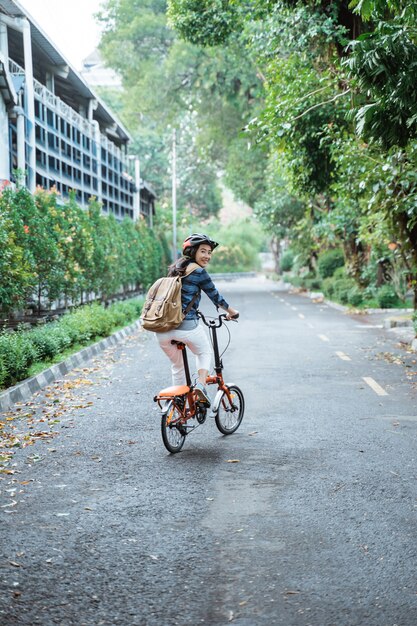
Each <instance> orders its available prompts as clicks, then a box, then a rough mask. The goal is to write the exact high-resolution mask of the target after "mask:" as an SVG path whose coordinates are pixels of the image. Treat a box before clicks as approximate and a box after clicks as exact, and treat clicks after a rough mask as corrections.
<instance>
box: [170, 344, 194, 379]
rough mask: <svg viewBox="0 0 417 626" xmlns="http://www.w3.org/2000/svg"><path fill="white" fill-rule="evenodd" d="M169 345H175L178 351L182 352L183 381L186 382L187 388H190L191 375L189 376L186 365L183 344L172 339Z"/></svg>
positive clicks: (185, 351)
mask: <svg viewBox="0 0 417 626" xmlns="http://www.w3.org/2000/svg"><path fill="white" fill-rule="evenodd" d="M171 343H172V344H175V345H176V346H177V348H178V350H182V360H183V363H184V372H185V380H186V382H187V385H188V387H191V375H190V368H189V365H188V355H187V348H186V347H185V344H184V343H182V341H175V339H173V340H172V341H171Z"/></svg>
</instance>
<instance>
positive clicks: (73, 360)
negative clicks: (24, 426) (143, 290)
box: [0, 320, 140, 412]
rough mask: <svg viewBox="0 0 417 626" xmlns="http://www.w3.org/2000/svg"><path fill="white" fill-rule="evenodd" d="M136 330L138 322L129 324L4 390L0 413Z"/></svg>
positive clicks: (27, 398) (28, 397) (0, 401)
mask: <svg viewBox="0 0 417 626" xmlns="http://www.w3.org/2000/svg"><path fill="white" fill-rule="evenodd" d="M138 328H140V321H139V320H137V321H136V322H134V323H133V324H130V326H126V328H122V329H121V330H118V331H117V332H115V333H113V335H110V336H109V337H106V338H105V339H101V340H100V341H98V342H97V343H94V344H92V345H91V346H88V347H87V348H83V349H82V350H80V351H79V352H76V353H75V354H73V355H72V356H70V357H68V359H65V361H62V362H61V363H56V364H55V365H52V366H51V367H48V369H46V370H44V371H43V372H40V373H39V374H37V375H36V376H32V377H31V378H26V380H23V381H22V382H20V383H17V385H14V386H13V387H10V388H9V389H6V391H3V392H2V393H0V412H1V411H7V409H10V408H11V407H12V406H13V404H15V403H16V402H27V401H28V400H29V399H30V398H31V397H32V396H33V394H34V393H36V392H37V391H40V390H41V389H43V388H44V387H47V386H48V385H50V384H52V383H53V382H55V381H56V380H58V379H60V378H62V376H65V374H68V372H70V371H71V370H72V369H74V368H75V367H79V366H80V365H82V364H83V363H86V362H87V361H89V360H90V359H92V358H93V357H94V356H96V355H97V354H100V352H103V351H104V350H106V349H107V348H109V347H110V346H114V345H116V344H117V343H119V342H120V341H122V340H123V339H124V338H125V337H127V335H129V334H130V333H132V332H133V331H134V330H137V329H138Z"/></svg>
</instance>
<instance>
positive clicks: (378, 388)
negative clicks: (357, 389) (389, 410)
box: [362, 376, 388, 396]
mask: <svg viewBox="0 0 417 626" xmlns="http://www.w3.org/2000/svg"><path fill="white" fill-rule="evenodd" d="M362 380H364V381H365V382H366V384H367V385H369V386H370V388H371V389H373V391H375V393H376V394H378V396H387V395H388V393H387V392H386V391H385V389H383V388H382V387H381V385H378V383H377V382H376V381H375V380H374V379H373V378H370V377H369V376H362Z"/></svg>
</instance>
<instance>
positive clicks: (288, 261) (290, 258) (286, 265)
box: [280, 250, 294, 272]
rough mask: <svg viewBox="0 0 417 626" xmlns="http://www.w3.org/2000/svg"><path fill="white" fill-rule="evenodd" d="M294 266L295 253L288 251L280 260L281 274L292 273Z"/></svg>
mask: <svg viewBox="0 0 417 626" xmlns="http://www.w3.org/2000/svg"><path fill="white" fill-rule="evenodd" d="M293 265H294V253H293V252H292V251H291V250H286V251H285V252H284V254H283V255H282V257H281V259H280V267H281V272H291V270H292V267H293Z"/></svg>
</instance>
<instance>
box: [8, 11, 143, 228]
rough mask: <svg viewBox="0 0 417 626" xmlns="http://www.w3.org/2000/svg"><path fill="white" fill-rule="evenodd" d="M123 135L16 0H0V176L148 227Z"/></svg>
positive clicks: (135, 170) (135, 167)
mask: <svg viewBox="0 0 417 626" xmlns="http://www.w3.org/2000/svg"><path fill="white" fill-rule="evenodd" d="M130 139H131V138H130V136H129V133H128V132H127V131H126V129H125V128H124V127H123V125H122V124H121V123H120V121H119V120H117V118H116V117H115V115H114V114H113V113H112V112H111V111H110V110H109V109H108V107H107V106H106V105H105V104H104V102H103V101H102V100H101V99H100V98H99V97H98V96H97V95H96V94H95V93H94V92H93V91H92V89H91V87H90V86H89V84H88V83H87V82H86V80H85V79H84V78H83V77H82V76H81V75H80V74H79V73H78V72H77V71H76V70H75V69H74V68H73V67H72V66H71V65H70V64H69V63H68V62H67V61H66V60H65V59H64V57H63V56H62V55H61V53H60V52H59V51H58V50H57V49H56V47H55V46H54V45H53V43H52V42H51V41H50V40H49V39H48V37H47V36H46V35H45V34H44V33H43V32H42V30H41V28H40V27H39V26H38V25H37V24H36V23H35V21H34V20H33V19H32V18H31V17H30V15H29V14H28V13H27V11H26V10H25V9H24V8H23V7H22V6H21V5H20V4H19V2H17V1H16V0H0V182H1V181H12V182H15V181H16V180H17V178H18V177H21V178H24V182H25V184H26V186H27V187H28V189H29V190H30V191H32V192H33V191H34V190H35V189H36V187H37V186H38V185H39V186H41V187H43V188H44V189H50V188H52V187H55V188H56V189H57V191H58V192H59V193H60V194H61V195H62V197H63V198H66V197H68V195H69V194H70V193H71V192H72V193H74V194H75V196H76V199H77V202H78V203H79V204H80V205H81V206H85V205H87V204H88V202H89V199H90V198H91V197H93V196H94V197H96V198H97V199H98V200H99V201H100V202H101V203H102V207H103V213H105V214H112V215H114V216H115V217H116V218H117V219H123V218H124V217H129V218H132V219H138V218H139V217H140V216H141V215H142V216H144V217H145V218H146V219H147V221H148V224H149V225H150V226H152V220H153V215H154V212H155V193H154V192H153V190H152V188H151V187H150V186H149V185H147V184H146V183H145V182H144V181H143V180H142V179H141V177H140V165H139V161H138V159H137V158H135V157H134V156H132V155H129V142H130Z"/></svg>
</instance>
